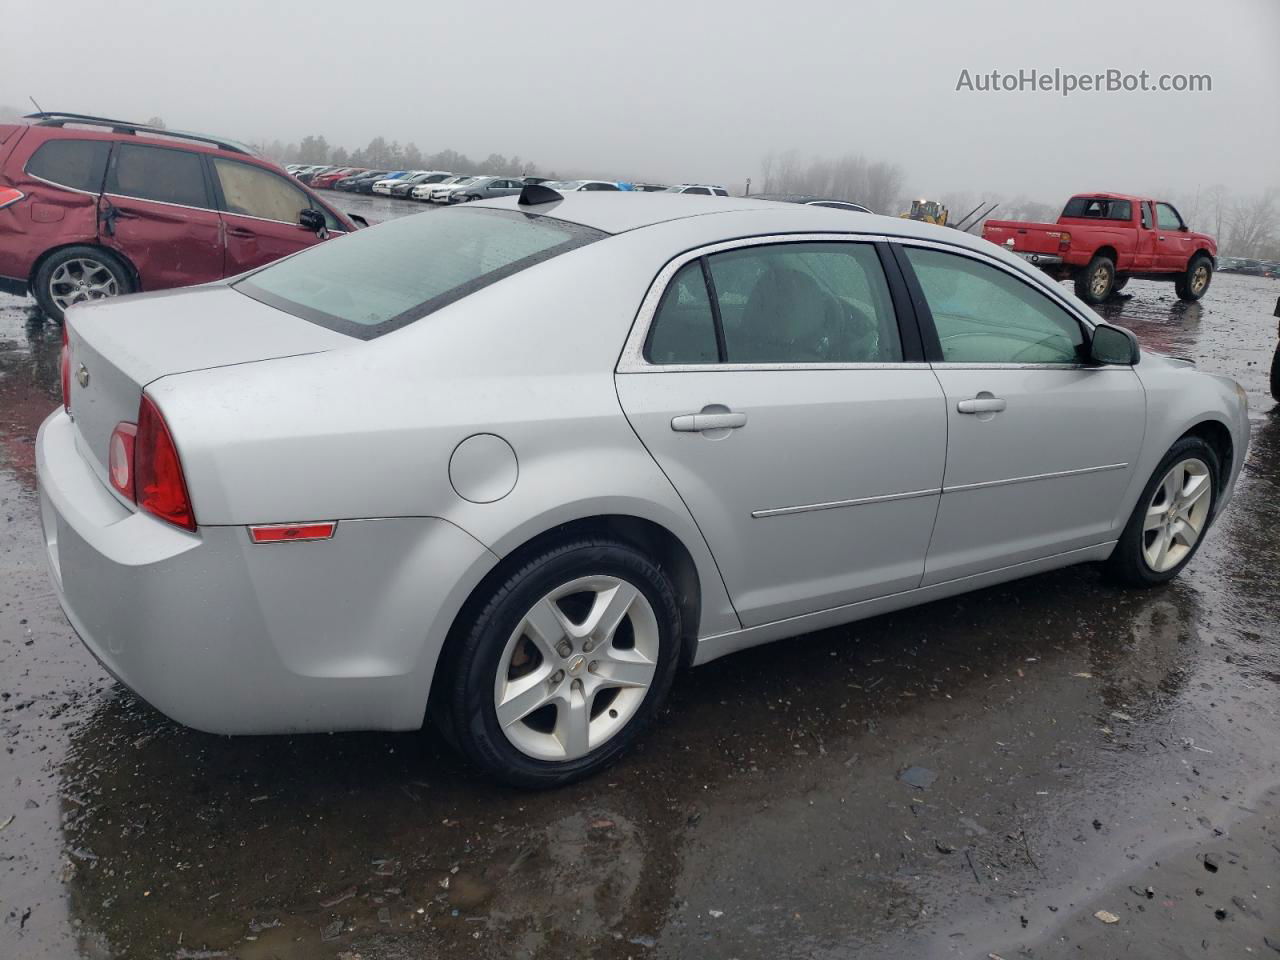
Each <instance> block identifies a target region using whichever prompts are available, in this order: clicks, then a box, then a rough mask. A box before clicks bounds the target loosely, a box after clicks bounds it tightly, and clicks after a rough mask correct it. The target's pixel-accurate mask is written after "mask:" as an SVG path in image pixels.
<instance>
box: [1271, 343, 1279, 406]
mask: <svg viewBox="0 0 1280 960" xmlns="http://www.w3.org/2000/svg"><path fill="white" fill-rule="evenodd" d="M1271 396H1273V397H1275V398H1276V400H1277V401H1280V344H1276V352H1275V356H1273V357H1272V358H1271Z"/></svg>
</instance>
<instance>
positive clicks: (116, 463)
mask: <svg viewBox="0 0 1280 960" xmlns="http://www.w3.org/2000/svg"><path fill="white" fill-rule="evenodd" d="M137 436H138V425H137V424H136V423H117V424H116V428H115V429H114V430H112V431H111V445H110V447H109V448H108V451H107V476H109V477H110V478H111V485H112V486H113V487H115V488H116V490H118V491H119V492H120V493H121V494H122V495H123V496H125V497H126V498H127V499H129V500H134V501H136V500H137V494H136V492H135V490H134V484H133V448H134V446H135V445H136V444H135V440H136V438H137Z"/></svg>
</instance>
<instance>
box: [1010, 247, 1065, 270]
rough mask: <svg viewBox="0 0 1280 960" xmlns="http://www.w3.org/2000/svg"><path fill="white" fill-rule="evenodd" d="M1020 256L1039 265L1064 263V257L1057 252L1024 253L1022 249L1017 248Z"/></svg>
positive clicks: (1016, 251)
mask: <svg viewBox="0 0 1280 960" xmlns="http://www.w3.org/2000/svg"><path fill="white" fill-rule="evenodd" d="M1014 253H1016V254H1017V255H1018V256H1020V257H1021V258H1022V259H1023V260H1025V261H1027V263H1030V264H1032V265H1034V266H1037V267H1043V266H1052V265H1055V264H1060V263H1062V257H1060V256H1059V255H1058V254H1056V253H1024V252H1023V251H1021V250H1015V251H1014Z"/></svg>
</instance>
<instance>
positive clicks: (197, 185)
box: [107, 143, 212, 207]
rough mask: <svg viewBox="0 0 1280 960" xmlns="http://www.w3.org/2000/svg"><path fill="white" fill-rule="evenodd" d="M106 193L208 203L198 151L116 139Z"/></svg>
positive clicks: (188, 204)
mask: <svg viewBox="0 0 1280 960" xmlns="http://www.w3.org/2000/svg"><path fill="white" fill-rule="evenodd" d="M107 193H114V194H117V195H119V196H122V197H134V198H136V199H138V200H155V201H158V202H160V203H176V204H181V205H182V206H185V207H211V206H212V204H210V203H209V194H208V191H207V190H206V189H205V184H204V164H203V163H201V161H200V156H199V154H195V153H188V152H187V151H186V150H171V149H168V148H165V147H144V146H139V145H137V144H132V143H117V144H116V149H115V153H114V154H113V155H112V158H111V168H110V170H108V171H107Z"/></svg>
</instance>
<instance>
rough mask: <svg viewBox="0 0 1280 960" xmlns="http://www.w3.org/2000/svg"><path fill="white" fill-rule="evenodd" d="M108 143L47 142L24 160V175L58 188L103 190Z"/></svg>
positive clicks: (96, 191) (87, 141) (108, 149)
mask: <svg viewBox="0 0 1280 960" xmlns="http://www.w3.org/2000/svg"><path fill="white" fill-rule="evenodd" d="M110 147H111V144H110V143H109V142H108V141H106V140H49V141H47V142H45V143H44V144H42V145H41V146H40V148H39V149H38V150H36V152H35V153H33V154H32V155H31V159H30V160H28V161H27V173H29V174H30V175H31V176H33V177H39V178H40V179H41V180H48V181H49V182H50V183H56V184H58V185H59V186H61V187H71V188H73V189H75V190H84V191H86V192H88V193H100V192H101V191H102V177H103V175H104V174H105V173H106V170H107V154H108V153H109V152H110Z"/></svg>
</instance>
